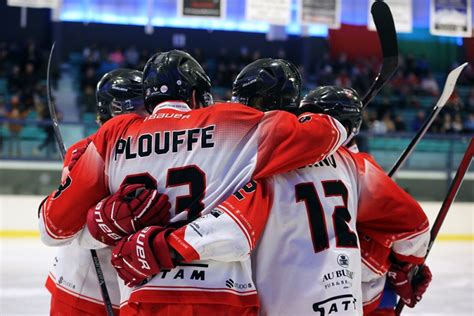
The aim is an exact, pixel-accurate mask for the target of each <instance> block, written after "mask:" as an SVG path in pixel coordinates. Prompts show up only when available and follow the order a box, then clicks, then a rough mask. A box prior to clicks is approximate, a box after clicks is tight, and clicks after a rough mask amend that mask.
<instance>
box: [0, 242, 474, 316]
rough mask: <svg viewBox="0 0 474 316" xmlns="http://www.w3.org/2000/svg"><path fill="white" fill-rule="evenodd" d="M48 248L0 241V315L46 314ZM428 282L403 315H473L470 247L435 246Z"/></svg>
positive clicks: (463, 244) (473, 272) (473, 271)
mask: <svg viewBox="0 0 474 316" xmlns="http://www.w3.org/2000/svg"><path fill="white" fill-rule="evenodd" d="M54 253H55V249H54V248H48V247H45V246H43V245H42V244H41V243H40V241H39V239H0V262H1V265H0V268H1V271H0V272H1V273H0V315H2V316H3V315H47V314H48V308H49V298H50V297H49V292H48V291H47V290H46V289H45V287H44V282H45V279H46V275H47V272H48V268H49V265H50V263H51V262H52V259H53V256H54ZM428 264H429V266H430V267H431V269H432V271H433V283H432V284H431V286H430V288H429V289H428V292H427V293H426V294H425V296H424V298H423V300H422V301H421V302H420V303H419V304H418V305H417V306H416V308H415V309H408V308H406V309H405V310H404V313H403V315H426V316H428V315H462V316H464V315H466V316H467V315H471V316H472V315H474V243H472V242H459V243H457V242H439V243H437V244H435V246H434V248H433V251H432V253H431V255H430V258H429V259H428Z"/></svg>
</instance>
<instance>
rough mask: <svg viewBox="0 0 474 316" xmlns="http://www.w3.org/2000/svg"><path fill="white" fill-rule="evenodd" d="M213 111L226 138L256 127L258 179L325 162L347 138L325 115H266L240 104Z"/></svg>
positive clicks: (256, 169) (276, 112)
mask: <svg viewBox="0 0 474 316" xmlns="http://www.w3.org/2000/svg"><path fill="white" fill-rule="evenodd" d="M213 112H214V113H215V115H217V116H218V117H219V121H222V122H226V123H225V125H226V131H224V134H225V135H227V137H232V135H233V134H238V135H241V134H242V130H247V129H248V127H249V126H254V129H253V130H252V133H255V134H256V141H257V146H258V147H257V159H256V166H255V170H254V172H253V179H256V180H258V179H261V178H265V177H269V176H272V175H275V174H279V173H284V172H287V171H290V170H294V169H296V168H299V167H301V166H304V165H306V164H311V163H314V162H316V161H319V160H322V159H324V158H326V157H327V156H329V155H330V154H332V153H334V152H335V151H336V150H337V149H338V148H339V147H340V146H341V145H342V143H343V142H344V141H345V140H346V138H347V133H346V130H345V128H344V127H343V126H342V124H341V123H339V122H338V121H337V120H335V119H333V118H332V117H330V116H328V115H324V114H311V113H306V114H303V115H301V116H300V117H299V118H298V117H296V116H295V115H293V114H291V113H288V112H285V111H270V112H266V113H263V112H261V111H259V110H256V109H253V108H251V107H248V106H244V105H242V104H238V103H225V104H218V105H216V106H215V107H214V108H213Z"/></svg>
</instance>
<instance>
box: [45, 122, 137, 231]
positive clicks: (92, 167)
mask: <svg viewBox="0 0 474 316" xmlns="http://www.w3.org/2000/svg"><path fill="white" fill-rule="evenodd" d="M134 118H140V117H139V116H138V115H131V116H129V115H121V116H119V117H117V118H114V119H112V120H110V121H108V122H107V123H106V124H105V125H104V126H102V127H101V128H100V129H99V130H98V132H97V133H96V134H95V135H94V136H93V137H92V142H91V143H90V144H89V145H88V146H87V149H86V151H85V152H84V154H83V155H82V156H81V157H80V158H79V160H78V161H77V163H76V165H75V166H74V168H73V169H72V170H71V172H69V174H68V175H67V176H66V177H65V179H64V180H63V181H62V183H61V185H60V186H59V188H58V189H57V190H55V191H54V192H52V193H51V194H50V195H49V196H48V197H47V198H46V199H45V200H44V201H43V202H42V204H41V205H40V213H41V215H42V217H43V220H44V226H45V230H46V233H47V234H48V235H49V236H50V237H51V238H54V239H66V238H70V237H71V236H74V235H75V234H76V233H77V232H79V231H80V230H81V229H82V227H83V226H84V225H85V222H86V217H87V211H88V210H89V208H90V207H92V206H93V205H95V204H96V203H98V202H99V201H100V200H101V199H102V198H104V197H106V196H107V195H109V190H108V184H107V177H106V173H105V166H106V161H105V159H106V158H105V157H107V152H108V151H110V150H111V149H110V147H111V146H113V143H114V140H115V138H116V137H117V135H118V134H117V132H118V131H119V130H121V128H122V127H123V125H125V124H128V123H129V122H130V121H131V120H133V119H134ZM69 157H70V156H69ZM66 162H67V161H65V164H66Z"/></svg>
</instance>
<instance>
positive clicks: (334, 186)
mask: <svg viewBox="0 0 474 316" xmlns="http://www.w3.org/2000/svg"><path fill="white" fill-rule="evenodd" d="M321 184H322V186H323V190H324V196H325V197H332V196H340V197H342V200H343V202H344V203H343V205H340V206H336V207H334V211H333V213H332V221H333V226H334V235H335V236H336V246H337V247H345V248H357V247H358V245H357V235H356V234H355V233H354V232H353V231H351V229H350V228H349V225H348V223H349V222H350V221H351V215H350V213H349V210H348V209H347V198H348V192H347V188H346V186H345V185H344V183H343V182H342V181H339V180H332V181H322V182H321ZM295 191H296V202H304V203H305V206H306V211H307V213H308V220H309V225H310V229H311V237H312V240H313V247H314V252H315V253H318V252H321V251H323V250H326V249H328V248H329V236H328V231H327V225H326V219H325V218H326V217H325V216H324V209H323V204H322V203H321V199H320V197H319V195H318V192H317V191H316V188H315V186H314V183H312V182H306V183H300V184H297V185H296V186H295ZM331 211H332V210H331Z"/></svg>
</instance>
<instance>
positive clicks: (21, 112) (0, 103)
mask: <svg viewBox="0 0 474 316" xmlns="http://www.w3.org/2000/svg"><path fill="white" fill-rule="evenodd" d="M47 54H48V52H47V51H44V50H40V49H39V48H38V47H37V46H36V44H35V42H34V41H32V40H28V41H27V42H26V43H16V42H13V43H0V119H2V120H5V119H9V120H11V122H10V123H9V124H7V126H8V130H9V148H8V153H9V155H10V156H11V155H13V154H15V155H16V156H21V146H20V133H21V131H22V129H23V128H24V126H25V125H26V123H23V122H22V120H25V119H27V118H28V117H29V115H30V114H33V116H34V118H35V119H36V120H38V121H41V122H43V121H44V122H46V121H49V120H50V119H51V117H50V115H49V111H48V108H47V102H46V83H45V80H44V79H45V73H46V64H47ZM2 124H3V123H2ZM40 127H41V128H42V129H43V130H44V131H45V134H46V137H45V139H44V140H43V141H42V142H41V143H40V144H39V146H38V147H37V148H35V151H37V152H41V151H43V150H46V151H47V152H48V153H49V152H51V151H55V150H56V147H55V144H54V139H53V131H52V126H51V125H48V124H47V123H44V124H40ZM2 147H3V134H2V135H1V136H0V149H3V148H2Z"/></svg>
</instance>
